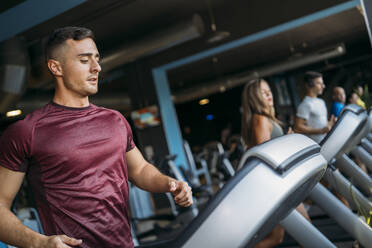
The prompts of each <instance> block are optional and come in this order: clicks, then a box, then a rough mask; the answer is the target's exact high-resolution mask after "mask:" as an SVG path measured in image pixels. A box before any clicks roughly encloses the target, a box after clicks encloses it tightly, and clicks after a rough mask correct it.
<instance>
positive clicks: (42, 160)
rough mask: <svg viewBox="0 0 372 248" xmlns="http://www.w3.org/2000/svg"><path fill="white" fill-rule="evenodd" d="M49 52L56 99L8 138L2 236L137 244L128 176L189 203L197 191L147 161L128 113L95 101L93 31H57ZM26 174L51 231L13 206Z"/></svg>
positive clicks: (1, 184)
mask: <svg viewBox="0 0 372 248" xmlns="http://www.w3.org/2000/svg"><path fill="white" fill-rule="evenodd" d="M46 57H47V64H48V68H49V70H50V72H51V73H52V74H53V76H54V77H55V81H56V83H55V95H54V97H53V100H52V102H50V103H49V104H47V105H46V106H44V107H43V108H41V109H38V110H36V111H34V112H33V113H31V114H29V115H27V116H26V118H25V119H24V120H21V121H18V122H16V123H15V124H13V125H12V126H10V127H9V128H8V129H7V130H6V131H5V133H4V134H3V135H2V137H1V139H0V240H2V241H4V242H6V243H9V244H11V245H14V246H17V247H90V248H97V247H133V242H132V238H131V235H130V226H129V218H128V194H129V192H128V191H129V189H128V180H130V181H131V182H132V183H134V184H135V185H137V186H138V187H140V188H142V189H144V190H148V191H151V192H171V193H172V194H173V195H174V199H175V201H176V202H177V203H178V204H179V205H181V206H185V207H187V206H190V205H191V204H192V192H191V188H190V187H189V186H188V185H187V183H185V182H181V181H177V180H175V179H173V178H170V177H168V176H165V175H163V174H161V173H160V172H159V171H158V170H157V169H156V168H155V167H154V166H153V165H151V164H149V163H148V162H147V161H145V159H144V158H143V156H142V154H141V153H140V152H139V150H138V149H137V148H136V146H135V144H134V142H133V139H132V131H131V128H130V126H129V124H128V122H127V121H126V119H125V118H124V117H123V116H122V115H121V114H120V113H118V112H117V111H114V110H110V109H105V108H102V107H97V106H95V105H93V104H90V103H89V96H90V95H92V94H95V93H96V92H97V89H98V88H97V84H98V74H99V72H100V71H101V67H100V65H99V53H98V50H97V47H96V45H95V42H94V37H93V33H92V32H91V31H90V30H89V29H85V28H78V27H66V28H61V29H57V30H56V31H55V32H54V33H53V34H52V35H51V36H50V37H49V40H48V42H47V47H46ZM26 171H27V176H28V178H29V182H30V186H31V187H32V190H33V192H34V195H35V200H36V204H37V209H38V211H39V214H40V217H41V222H42V224H43V227H44V230H45V234H46V235H41V234H38V233H36V232H34V231H32V230H31V229H29V228H27V227H25V226H24V225H23V224H22V223H21V222H20V221H19V220H18V219H17V217H16V216H14V214H13V213H12V212H11V211H10V210H9V209H10V206H11V204H12V201H13V199H14V197H15V195H16V193H17V191H18V190H19V187H20V186H21V183H22V181H23V179H24V176H25V174H26Z"/></svg>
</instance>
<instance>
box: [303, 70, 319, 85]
mask: <svg viewBox="0 0 372 248" xmlns="http://www.w3.org/2000/svg"><path fill="white" fill-rule="evenodd" d="M319 77H323V75H322V73H319V72H316V71H307V72H306V73H305V76H304V81H305V84H307V85H308V86H310V87H314V80H315V79H316V78H319Z"/></svg>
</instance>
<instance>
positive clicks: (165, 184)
mask: <svg viewBox="0 0 372 248" xmlns="http://www.w3.org/2000/svg"><path fill="white" fill-rule="evenodd" d="M140 174H141V175H140V176H138V177H136V178H137V180H136V181H135V182H134V183H135V184H136V186H137V187H139V188H141V189H143V190H146V191H151V192H154V193H163V192H168V191H169V182H170V181H172V180H175V179H172V178H171V177H168V176H166V175H164V174H162V173H161V172H160V171H159V170H158V169H157V168H156V167H155V166H153V165H151V164H149V163H148V164H146V165H145V166H144V167H143V168H142V170H141V171H140Z"/></svg>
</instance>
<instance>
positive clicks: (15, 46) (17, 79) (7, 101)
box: [0, 37, 28, 113]
mask: <svg viewBox="0 0 372 248" xmlns="http://www.w3.org/2000/svg"><path fill="white" fill-rule="evenodd" d="M26 54H27V53H26V51H25V47H24V44H23V41H22V40H21V39H20V38H19V37H13V38H10V39H8V40H6V41H3V42H1V43H0V113H4V112H6V111H8V110H9V108H11V107H12V106H13V104H14V103H15V102H16V101H17V100H18V99H19V97H20V96H21V95H22V93H23V90H24V86H25V82H26V76H27V65H28V58H27V56H26Z"/></svg>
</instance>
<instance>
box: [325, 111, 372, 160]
mask: <svg viewBox="0 0 372 248" xmlns="http://www.w3.org/2000/svg"><path fill="white" fill-rule="evenodd" d="M367 119H368V115H367V113H366V111H364V110H363V109H362V108H360V107H358V106H356V105H354V104H351V105H348V106H346V107H345V109H344V111H343V113H342V115H341V117H340V118H339V119H338V120H337V122H336V123H335V125H334V126H333V128H332V130H331V131H330V132H329V133H328V134H327V136H326V137H325V138H324V139H323V140H322V142H320V145H321V146H322V148H321V153H322V155H323V156H324V157H325V159H326V160H327V161H328V162H330V161H331V159H333V158H338V157H339V156H341V155H342V154H344V153H345V152H346V151H347V150H348V144H350V143H353V140H354V138H356V137H357V136H358V134H359V133H360V132H361V131H362V128H363V127H364V125H365V123H366V121H367Z"/></svg>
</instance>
